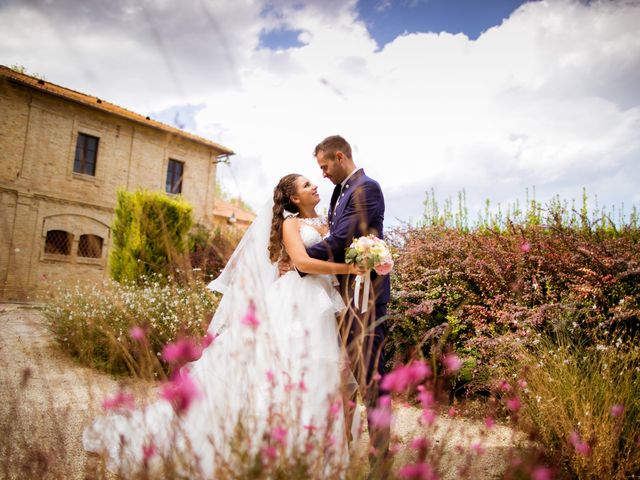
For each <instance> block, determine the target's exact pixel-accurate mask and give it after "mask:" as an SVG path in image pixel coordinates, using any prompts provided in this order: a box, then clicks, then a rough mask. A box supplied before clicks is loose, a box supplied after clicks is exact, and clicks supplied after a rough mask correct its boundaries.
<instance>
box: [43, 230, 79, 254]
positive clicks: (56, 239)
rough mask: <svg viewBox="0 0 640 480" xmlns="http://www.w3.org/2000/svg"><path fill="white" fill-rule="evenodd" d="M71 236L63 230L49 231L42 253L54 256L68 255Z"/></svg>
mask: <svg viewBox="0 0 640 480" xmlns="http://www.w3.org/2000/svg"><path fill="white" fill-rule="evenodd" d="M72 241H73V235H71V234H70V233H69V232H65V231H64V230H49V231H48V232H47V239H46V241H45V243H44V253H52V254H54V255H70V254H71V242H72Z"/></svg>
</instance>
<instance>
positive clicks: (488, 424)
mask: <svg viewBox="0 0 640 480" xmlns="http://www.w3.org/2000/svg"><path fill="white" fill-rule="evenodd" d="M495 424H496V421H495V420H494V419H493V417H485V419H484V426H485V427H487V428H488V429H489V430H491V429H492V428H493V426H494V425H495Z"/></svg>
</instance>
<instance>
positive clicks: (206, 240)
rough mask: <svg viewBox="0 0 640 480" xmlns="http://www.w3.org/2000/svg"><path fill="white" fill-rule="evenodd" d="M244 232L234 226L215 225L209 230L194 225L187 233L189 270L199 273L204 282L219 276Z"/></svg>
mask: <svg viewBox="0 0 640 480" xmlns="http://www.w3.org/2000/svg"><path fill="white" fill-rule="evenodd" d="M243 233H244V231H243V230H240V229H238V228H237V227H234V226H227V225H223V226H220V225H216V227H215V228H214V229H213V230H209V229H208V228H207V227H206V226H204V225H202V224H196V225H194V227H193V228H192V229H191V231H190V232H189V261H190V265H191V269H192V271H194V272H199V273H200V275H199V277H200V278H202V279H203V280H204V281H210V280H213V279H214V278H215V277H217V276H218V275H219V273H220V272H221V271H222V269H223V268H224V266H225V265H226V263H227V261H228V260H229V258H230V257H231V254H232V253H233V250H234V249H235V247H236V246H237V245H238V243H239V242H240V239H241V238H242V235H243Z"/></svg>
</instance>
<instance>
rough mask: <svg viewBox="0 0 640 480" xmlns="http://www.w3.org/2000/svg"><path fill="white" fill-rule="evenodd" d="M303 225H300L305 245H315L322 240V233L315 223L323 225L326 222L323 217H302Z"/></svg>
mask: <svg viewBox="0 0 640 480" xmlns="http://www.w3.org/2000/svg"><path fill="white" fill-rule="evenodd" d="M300 220H301V221H302V225H301V226H300V237H301V238H302V243H304V246H305V247H310V246H311V245H315V244H316V243H318V242H319V241H321V240H322V235H320V233H319V232H318V230H316V229H315V228H314V225H316V226H317V225H322V224H323V223H325V221H324V219H323V218H321V217H317V218H301V219H300Z"/></svg>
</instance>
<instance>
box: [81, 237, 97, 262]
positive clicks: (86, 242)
mask: <svg viewBox="0 0 640 480" xmlns="http://www.w3.org/2000/svg"><path fill="white" fill-rule="evenodd" d="M102 242H103V240H102V237H99V236H97V235H80V241H79V242H78V256H79V257H87V258H100V257H102Z"/></svg>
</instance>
